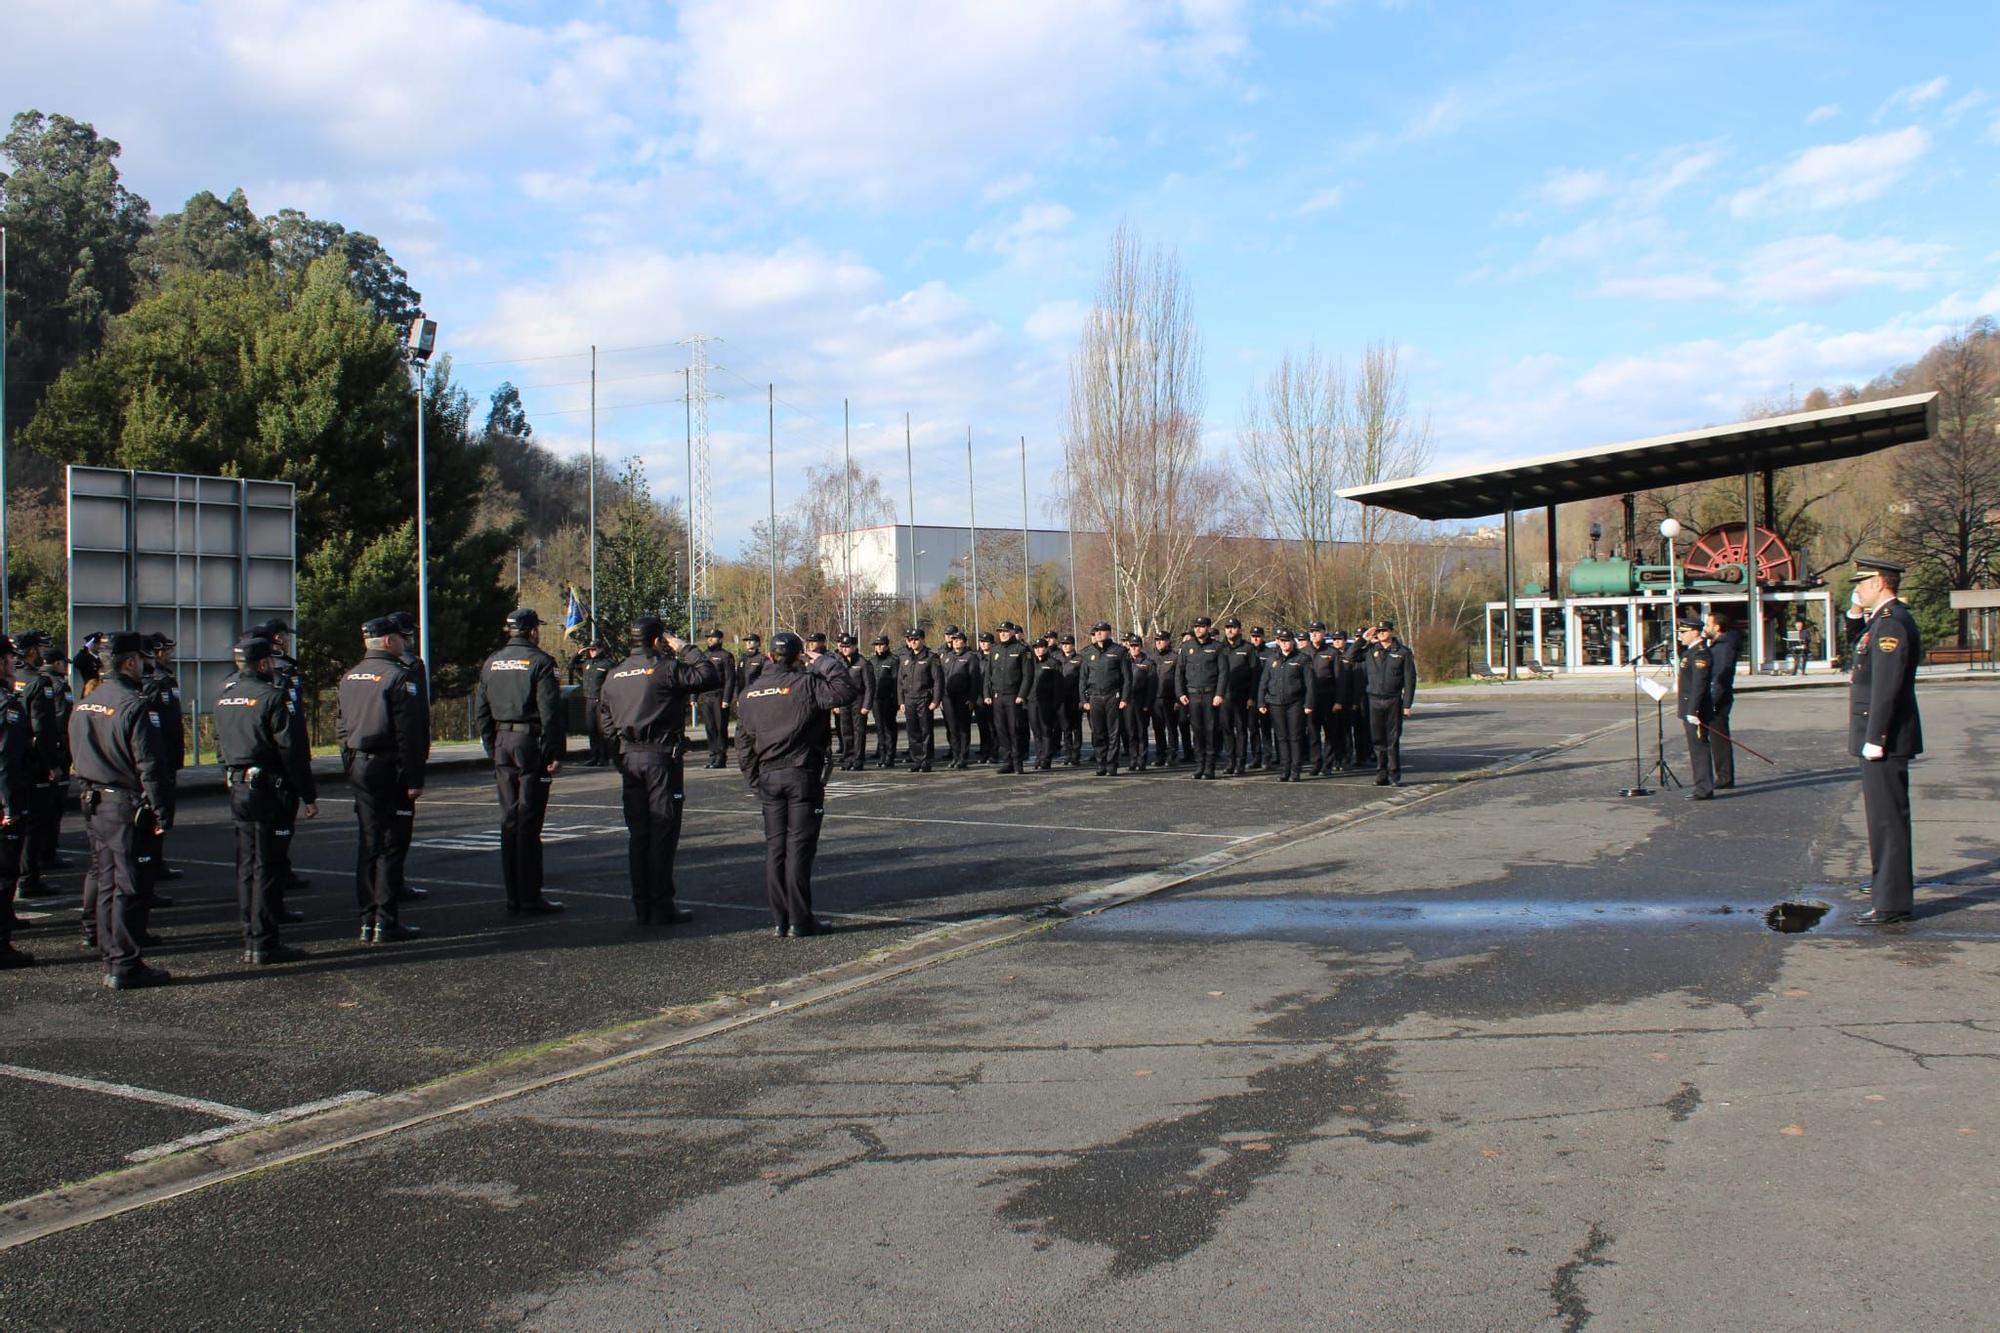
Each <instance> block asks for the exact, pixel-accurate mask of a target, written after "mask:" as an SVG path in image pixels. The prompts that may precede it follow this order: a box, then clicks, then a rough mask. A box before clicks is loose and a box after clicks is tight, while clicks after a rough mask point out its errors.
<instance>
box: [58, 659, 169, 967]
mask: <svg viewBox="0 0 2000 1333" xmlns="http://www.w3.org/2000/svg"><path fill="white" fill-rule="evenodd" d="M141 646H142V641H141V639H140V637H139V636H138V635H137V634H134V633H132V632H130V631H129V630H121V631H120V632H118V633H116V634H113V635H111V636H110V639H109V643H108V660H107V661H106V663H105V666H106V668H107V669H106V671H105V672H104V674H103V675H102V676H101V677H99V679H98V684H97V688H96V689H95V690H93V691H92V692H91V694H90V697H89V698H87V699H83V700H81V701H79V702H78V704H77V705H76V711H75V712H73V713H72V714H71V715H70V722H69V749H70V754H71V756H72V757H73V758H74V760H75V762H76V776H77V778H78V780H79V781H80V782H81V784H82V786H83V793H82V804H83V818H84V828H85V830H86V831H87V832H88V834H89V836H90V862H91V864H90V878H91V880H92V881H93V882H94V883H95V885H96V886H97V902H96V930H95V932H94V933H95V934H96V936H97V939H98V944H99V948H100V950H101V951H102V954H103V957H104V984H105V985H107V986H109V987H111V988H112V989H113V990H134V989H137V988H139V987H142V986H160V985H164V984H166V982H167V981H169V980H171V978H170V977H169V976H168V973H167V970H166V969H165V968H163V967H152V966H149V965H148V964H147V962H146V960H145V959H144V958H143V957H142V956H141V954H140V950H141V947H142V942H143V941H144V939H145V937H146V900H145V897H144V893H143V891H142V888H141V881H140V869H139V843H140V838H141V835H142V833H143V834H144V835H145V836H146V838H147V839H148V841H153V840H156V839H157V838H158V837H159V835H160V834H161V833H163V832H165V831H166V830H167V829H169V828H171V827H172V826H173V822H174V783H173V776H172V771H171V769H170V768H169V766H168V758H167V747H166V744H165V741H164V739H163V736H162V730H163V725H162V723H161V720H160V714H159V710H158V708H157V707H156V706H155V705H154V704H153V703H152V702H151V700H150V699H149V698H148V696H147V695H146V694H145V693H144V692H143V691H142V690H141V679H140V671H141V665H140V656H139V654H140V648H141Z"/></svg>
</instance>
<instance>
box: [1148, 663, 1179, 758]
mask: <svg viewBox="0 0 2000 1333" xmlns="http://www.w3.org/2000/svg"><path fill="white" fill-rule="evenodd" d="M1146 657H1147V660H1148V661H1150V662H1151V663H1152V664H1153V707H1152V712H1151V717H1152V720H1153V750H1154V759H1153V762H1154V763H1156V764H1158V765H1159V766H1160V767H1161V768H1165V767H1167V766H1168V765H1170V764H1172V763H1173V762H1174V761H1175V760H1176V759H1177V758H1178V757H1179V747H1178V742H1177V741H1176V739H1175V738H1176V734H1177V732H1178V730H1179V715H1180V696H1179V695H1178V694H1177V693H1176V692H1175V686H1174V640H1173V636H1172V635H1170V634H1168V633H1167V632H1166V631H1165V630H1160V631H1159V632H1158V633H1156V634H1154V635H1153V646H1152V649H1151V650H1150V651H1149V652H1148V653H1147V654H1146Z"/></svg>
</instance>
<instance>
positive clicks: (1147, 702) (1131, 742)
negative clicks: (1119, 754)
mask: <svg viewBox="0 0 2000 1333" xmlns="http://www.w3.org/2000/svg"><path fill="white" fill-rule="evenodd" d="M1125 660H1126V661H1128V662H1130V663H1131V664H1132V694H1131V698H1130V700H1129V702H1130V705H1131V706H1130V707H1128V708H1127V709H1126V710H1125V713H1124V721H1125V737H1124V750H1125V762H1126V764H1128V765H1129V766H1130V767H1131V769H1132V770H1133V772H1135V773H1143V772H1145V771H1146V730H1147V728H1148V727H1150V726H1151V725H1152V721H1153V698H1154V696H1155V695H1157V694H1158V693H1159V682H1158V681H1157V680H1156V679H1155V677H1154V667H1153V659H1152V658H1150V657H1148V656H1147V655H1146V642H1145V640H1143V639H1141V638H1140V637H1139V636H1138V635H1136V634H1127V635H1126V636H1125Z"/></svg>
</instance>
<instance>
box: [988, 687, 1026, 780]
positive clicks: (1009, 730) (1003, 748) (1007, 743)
mask: <svg viewBox="0 0 2000 1333" xmlns="http://www.w3.org/2000/svg"><path fill="white" fill-rule="evenodd" d="M993 740H994V747H993V753H994V755H995V757H996V758H998V759H999V761H1000V763H1001V765H1002V766H1003V767H1005V766H1009V765H1011V766H1012V767H1014V768H1016V769H1019V768H1025V767H1026V766H1027V763H1028V710H1027V708H1026V706H1024V705H1022V704H1017V703H1015V702H1014V701H1013V700H1012V699H1002V698H1000V697H998V696H997V695H996V696H995V697H994V700H993Z"/></svg>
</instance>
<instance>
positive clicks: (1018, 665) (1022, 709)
mask: <svg viewBox="0 0 2000 1333" xmlns="http://www.w3.org/2000/svg"><path fill="white" fill-rule="evenodd" d="M1020 632H1021V627H1020V626H1019V625H1016V624H1015V623H1014V622H1013V621H1011V620H1003V621H1001V622H1000V639H999V642H997V643H995V644H994V645H993V650H992V651H991V652H989V653H988V654H987V655H986V679H985V682H984V684H982V685H981V686H980V697H981V698H982V699H984V700H985V701H986V703H987V705H988V706H989V707H991V708H992V710H993V732H994V737H993V739H994V756H995V758H997V759H998V760H999V761H1000V772H1002V773H1020V772H1023V771H1025V770H1026V769H1027V767H1028V716H1027V704H1028V694H1027V690H1028V674H1029V670H1030V668H1031V667H1032V665H1033V660H1032V659H1031V658H1030V656H1029V653H1028V646H1027V645H1026V644H1024V643H1022V642H1021V641H1020V640H1019V639H1017V638H1015V637H1014V636H1015V635H1017V634H1019V633H1020Z"/></svg>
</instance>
